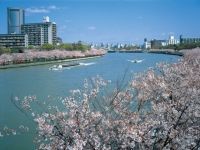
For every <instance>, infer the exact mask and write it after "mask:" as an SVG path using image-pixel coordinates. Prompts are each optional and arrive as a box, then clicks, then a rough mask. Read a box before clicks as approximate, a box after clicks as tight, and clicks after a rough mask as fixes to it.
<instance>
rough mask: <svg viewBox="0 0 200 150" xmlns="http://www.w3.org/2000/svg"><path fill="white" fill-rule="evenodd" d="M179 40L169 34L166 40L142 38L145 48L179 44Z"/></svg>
mask: <svg viewBox="0 0 200 150" xmlns="http://www.w3.org/2000/svg"><path fill="white" fill-rule="evenodd" d="M179 43H180V42H179V40H177V39H175V37H174V36H172V35H171V36H169V39H168V40H157V39H152V40H151V41H147V39H146V38H145V39H144V45H143V47H144V48H145V49H154V48H155V49H157V48H160V47H164V46H167V45H176V44H179Z"/></svg>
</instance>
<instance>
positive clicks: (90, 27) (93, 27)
mask: <svg viewBox="0 0 200 150" xmlns="http://www.w3.org/2000/svg"><path fill="white" fill-rule="evenodd" d="M88 30H92V31H93V30H96V27H95V26H89V27H88Z"/></svg>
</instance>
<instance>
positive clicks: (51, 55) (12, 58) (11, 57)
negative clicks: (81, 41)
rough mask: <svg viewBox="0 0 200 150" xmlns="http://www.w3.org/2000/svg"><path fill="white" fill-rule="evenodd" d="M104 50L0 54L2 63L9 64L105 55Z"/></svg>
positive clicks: (0, 63) (0, 62)
mask: <svg viewBox="0 0 200 150" xmlns="http://www.w3.org/2000/svg"><path fill="white" fill-rule="evenodd" d="M104 54H105V51H104V50H96V49H91V50H89V51H86V52H81V51H65V50H52V51H31V50H29V51H26V52H24V53H12V54H2V55H0V65H7V64H20V63H28V62H35V61H42V60H43V61H44V60H45V61H47V60H60V59H69V58H81V57H89V56H101V55H104Z"/></svg>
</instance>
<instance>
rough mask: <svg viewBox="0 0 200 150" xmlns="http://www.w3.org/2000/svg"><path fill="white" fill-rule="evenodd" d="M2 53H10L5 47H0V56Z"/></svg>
mask: <svg viewBox="0 0 200 150" xmlns="http://www.w3.org/2000/svg"><path fill="white" fill-rule="evenodd" d="M4 53H11V49H10V48H6V47H0V55H1V54H4Z"/></svg>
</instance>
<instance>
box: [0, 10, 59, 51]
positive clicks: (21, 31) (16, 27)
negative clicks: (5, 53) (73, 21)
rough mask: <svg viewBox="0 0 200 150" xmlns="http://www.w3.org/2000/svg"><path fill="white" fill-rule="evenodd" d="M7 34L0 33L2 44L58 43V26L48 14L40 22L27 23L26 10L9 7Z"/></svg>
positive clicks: (23, 45)
mask: <svg viewBox="0 0 200 150" xmlns="http://www.w3.org/2000/svg"><path fill="white" fill-rule="evenodd" d="M7 28H8V33H7V34H0V46H3V47H9V48H15V47H28V46H35V47H37V46H41V45H43V44H57V28H56V23H55V22H50V19H49V17H48V16H46V17H44V18H43V22H40V23H25V11H24V10H23V9H20V8H7Z"/></svg>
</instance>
